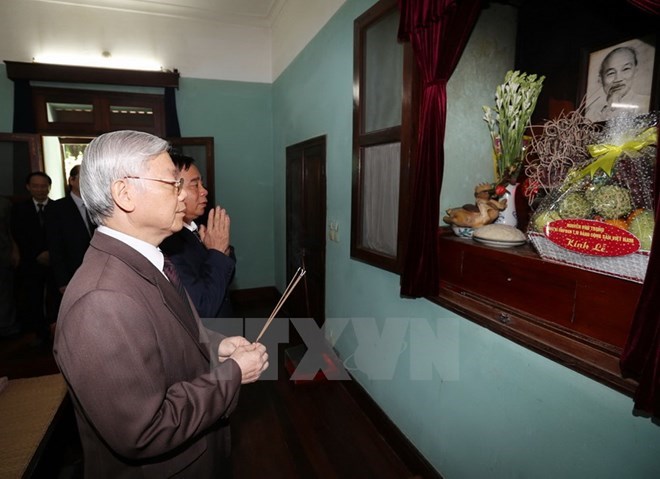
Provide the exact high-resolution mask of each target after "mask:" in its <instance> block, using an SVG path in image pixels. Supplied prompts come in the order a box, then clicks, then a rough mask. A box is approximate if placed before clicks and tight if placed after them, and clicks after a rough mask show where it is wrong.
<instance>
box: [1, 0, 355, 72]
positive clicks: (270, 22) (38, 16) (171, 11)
mask: <svg viewBox="0 0 660 479" xmlns="http://www.w3.org/2000/svg"><path fill="white" fill-rule="evenodd" d="M345 1H346V0H0V61H2V60H11V61H20V62H26V61H32V60H33V59H34V58H37V59H41V58H46V57H48V58H52V57H53V56H57V57H62V56H64V57H66V58H73V57H76V60H70V61H69V60H67V64H78V65H81V64H83V65H84V64H93V65H94V66H108V67H110V68H122V67H120V66H117V65H113V64H109V63H108V64H107V65H106V64H97V63H86V62H83V63H81V62H78V60H77V58H79V57H81V56H82V57H85V58H88V59H94V60H95V61H101V62H102V63H103V62H105V60H99V59H100V58H101V55H102V53H103V57H104V58H107V61H108V62H110V61H111V60H112V61H115V60H119V59H121V60H122V63H123V60H124V59H127V60H132V59H133V58H137V59H138V62H142V63H145V64H146V63H149V64H155V65H160V66H161V67H162V68H165V69H174V68H176V69H178V70H179V72H180V73H181V76H182V77H189V78H201V79H218V80H232V81H247V82H259V83H271V82H273V81H274V80H275V79H277V77H278V76H279V75H280V74H281V73H282V72H283V71H284V70H285V69H286V67H287V66H288V65H289V64H290V63H291V61H293V59H294V58H295V57H296V56H297V55H298V53H300V51H302V49H303V48H304V47H305V45H306V44H307V43H308V42H309V41H310V40H312V39H313V38H314V36H315V35H316V34H317V33H318V32H319V30H320V29H321V28H323V26H324V25H325V24H326V23H327V22H328V20H330V18H331V17H332V16H333V15H334V14H335V13H336V12H337V10H338V9H339V8H340V7H341V6H342V5H343V4H344V3H345ZM42 61H43V60H42ZM45 61H47V62H52V61H48V60H45ZM123 68H133V67H128V66H125V67H123ZM134 68H137V67H134Z"/></svg>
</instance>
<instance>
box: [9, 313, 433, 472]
mask: <svg viewBox="0 0 660 479" xmlns="http://www.w3.org/2000/svg"><path fill="white" fill-rule="evenodd" d="M260 308H263V311H261V310H260ZM269 312H270V305H267V304H264V305H259V304H256V305H255V304H250V305H243V310H242V311H241V314H242V315H244V316H245V317H265V316H267V315H268V313H269ZM259 314H260V315H259ZM282 347H283V348H284V347H286V346H282ZM282 352H283V351H282ZM278 357H279V358H280V360H279V362H280V364H278V365H271V367H278V368H279V370H280V374H279V375H278V379H277V380H269V381H259V382H257V383H253V384H249V385H246V386H244V387H242V388H241V392H240V399H239V405H238V407H237V409H236V410H235V411H234V413H233V414H232V418H231V427H232V437H233V450H232V466H233V477H234V478H235V479H238V478H265V477H268V478H272V479H276V478H286V479H296V478H300V479H310V478H341V479H344V478H356V479H357V478H360V479H362V478H378V479H390V478H391V479H397V478H428V479H431V478H438V477H440V476H439V475H438V474H437V473H436V471H435V470H434V469H433V468H432V467H431V466H430V465H429V464H428V463H427V462H426V461H425V460H424V459H423V458H422V457H421V456H420V455H419V454H418V452H417V451H416V450H415V449H414V447H412V446H411V444H410V443H409V442H408V441H407V440H406V439H405V438H404V437H403V436H402V435H401V434H400V433H399V431H398V430H397V429H396V428H395V427H394V425H393V424H392V423H391V422H390V421H389V419H388V418H387V417H386V416H385V415H384V414H383V413H382V411H380V409H378V408H377V407H376V406H375V404H374V403H373V402H372V401H371V400H370V398H369V397H368V396H367V395H366V393H364V391H363V390H362V389H361V388H360V386H358V385H357V383H355V382H353V381H316V382H311V383H302V384H300V383H294V382H293V381H290V380H289V379H288V375H287V373H286V370H285V368H284V366H283V360H284V355H283V354H279V356H278ZM56 371H57V368H56V365H55V363H54V361H53V358H52V354H51V351H50V347H49V346H47V345H46V346H44V345H41V346H40V345H36V344H34V338H32V337H30V336H29V335H25V336H20V337H18V338H14V339H11V340H7V339H2V340H0V377H1V376H9V377H10V378H17V377H30V376H38V375H43V374H52V373H53V372H56ZM63 422H64V423H65V424H64V425H63V426H62V428H61V429H63V430H60V431H59V433H58V434H56V436H55V437H56V438H57V439H56V442H59V443H60V444H59V449H58V451H57V453H56V454H54V456H55V459H53V458H52V457H51V458H50V459H48V460H47V462H48V463H49V464H48V469H49V470H48V471H44V470H43V468H42V469H41V470H40V472H39V473H38V474H37V477H47V478H55V477H57V478H60V479H65V478H76V477H81V476H80V474H81V470H82V466H81V464H82V462H81V453H80V447H79V444H77V441H76V439H77V437H76V435H75V422H74V421H73V416H72V414H67V415H65V418H64V420H63ZM72 430H74V433H72ZM62 442H66V443H67V447H66V448H65V450H64V452H62V444H61V443H62ZM53 462H55V466H53ZM53 467H55V468H58V469H59V470H60V472H59V473H58V474H55V473H54V471H53V470H52V468H53Z"/></svg>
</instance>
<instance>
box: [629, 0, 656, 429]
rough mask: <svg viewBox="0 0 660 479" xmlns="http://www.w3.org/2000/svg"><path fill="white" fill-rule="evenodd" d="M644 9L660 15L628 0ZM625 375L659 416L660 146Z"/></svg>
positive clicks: (646, 409)
mask: <svg viewBox="0 0 660 479" xmlns="http://www.w3.org/2000/svg"><path fill="white" fill-rule="evenodd" d="M628 2H629V3H631V4H633V5H635V6H637V7H639V8H640V9H641V10H644V11H645V12H648V13H651V14H654V15H660V0H628ZM621 372H622V374H623V376H624V377H629V378H633V379H636V380H637V381H638V383H639V386H638V387H637V390H636V391H635V395H634V398H633V399H634V401H635V409H636V411H637V412H638V413H640V414H642V415H648V416H654V417H655V418H660V150H656V168H655V230H654V232H653V243H652V248H651V256H650V257H649V265H648V268H647V270H646V279H645V281H644V285H643V286H642V294H641V297H640V299H639V303H638V304H637V310H636V311H635V317H634V318H633V323H632V326H631V327H630V332H629V333H628V339H627V341H626V345H625V347H624V348H623V354H622V355H621Z"/></svg>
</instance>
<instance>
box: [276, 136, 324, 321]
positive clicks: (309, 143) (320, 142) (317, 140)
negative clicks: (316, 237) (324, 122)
mask: <svg viewBox="0 0 660 479" xmlns="http://www.w3.org/2000/svg"><path fill="white" fill-rule="evenodd" d="M326 138H327V137H326V135H321V136H317V137H314V138H310V139H308V140H304V141H302V142H299V143H295V144H293V145H289V146H287V147H286V154H285V162H286V172H285V185H286V193H285V194H286V202H285V221H286V223H285V235H286V247H285V248H286V259H285V261H286V264H285V271H286V274H287V277H288V276H289V274H290V272H289V271H288V267H289V263H290V259H291V258H290V257H289V242H290V238H289V221H290V220H289V207H290V204H289V202H290V199H289V186H288V185H289V181H290V169H289V157H290V152H292V151H298V150H302V151H303V159H304V151H305V150H306V149H308V148H310V147H320V150H321V152H322V165H321V166H322V170H321V171H322V180H321V182H322V185H321V187H322V191H323V198H322V201H321V204H320V205H319V211H321V212H322V214H323V217H324V220H323V228H322V229H323V230H322V231H319V232H318V233H320V237H321V238H323V247H322V248H321V255H322V261H323V276H322V285H323V288H322V291H321V295H322V296H321V297H322V302H323V304H322V311H321V312H320V313H321V317H320V318H314V319H315V320H316V321H317V323H318V324H319V326H321V325H322V324H323V322H324V321H325V297H326V295H325V273H326V247H327V243H326V236H325V234H326V221H327V176H326V165H327V162H326V151H327V141H326ZM303 168H304V167H303ZM302 181H303V183H304V178H302ZM303 287H304V285H303Z"/></svg>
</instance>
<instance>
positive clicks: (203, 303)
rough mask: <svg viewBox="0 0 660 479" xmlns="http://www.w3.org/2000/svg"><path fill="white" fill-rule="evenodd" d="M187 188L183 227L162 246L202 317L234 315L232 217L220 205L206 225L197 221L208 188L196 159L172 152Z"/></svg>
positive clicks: (211, 213) (184, 187) (210, 212)
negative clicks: (232, 303)
mask: <svg viewBox="0 0 660 479" xmlns="http://www.w3.org/2000/svg"><path fill="white" fill-rule="evenodd" d="M170 156H171V157H172V161H173V162H174V164H175V165H176V167H177V168H178V170H179V174H180V178H181V179H182V180H183V189H185V190H186V193H187V195H186V199H185V200H184V204H185V207H186V208H185V213H184V217H183V228H181V231H179V232H177V233H175V234H173V235H172V236H170V237H168V238H166V239H165V241H163V243H162V244H161V245H160V247H161V249H162V250H163V252H164V253H165V254H167V255H168V257H169V258H170V259H171V260H172V263H174V266H175V267H176V270H177V273H178V274H179V276H180V277H181V281H182V283H183V285H184V286H185V288H186V291H187V292H188V294H189V295H190V299H191V300H192V302H193V304H194V305H195V307H196V308H197V313H198V314H199V316H200V317H201V318H229V317H233V309H232V306H231V301H230V298H229V285H230V283H231V281H232V279H233V277H234V271H235V265H236V257H235V256H234V251H233V247H232V246H231V245H230V244H229V241H230V226H231V224H230V223H231V222H230V218H229V215H228V214H227V212H226V211H225V210H224V209H223V208H221V207H220V206H216V207H215V208H213V209H211V210H210V211H209V214H208V219H207V222H206V226H204V225H200V226H199V227H198V225H197V224H196V223H195V220H197V219H198V218H199V217H200V216H202V215H203V214H204V211H205V210H206V207H207V205H208V191H207V189H206V188H205V187H204V183H203V179H202V176H201V173H200V171H199V168H197V165H195V163H194V159H193V158H191V157H189V156H184V155H180V154H175V153H172V154H171V155H170Z"/></svg>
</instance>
